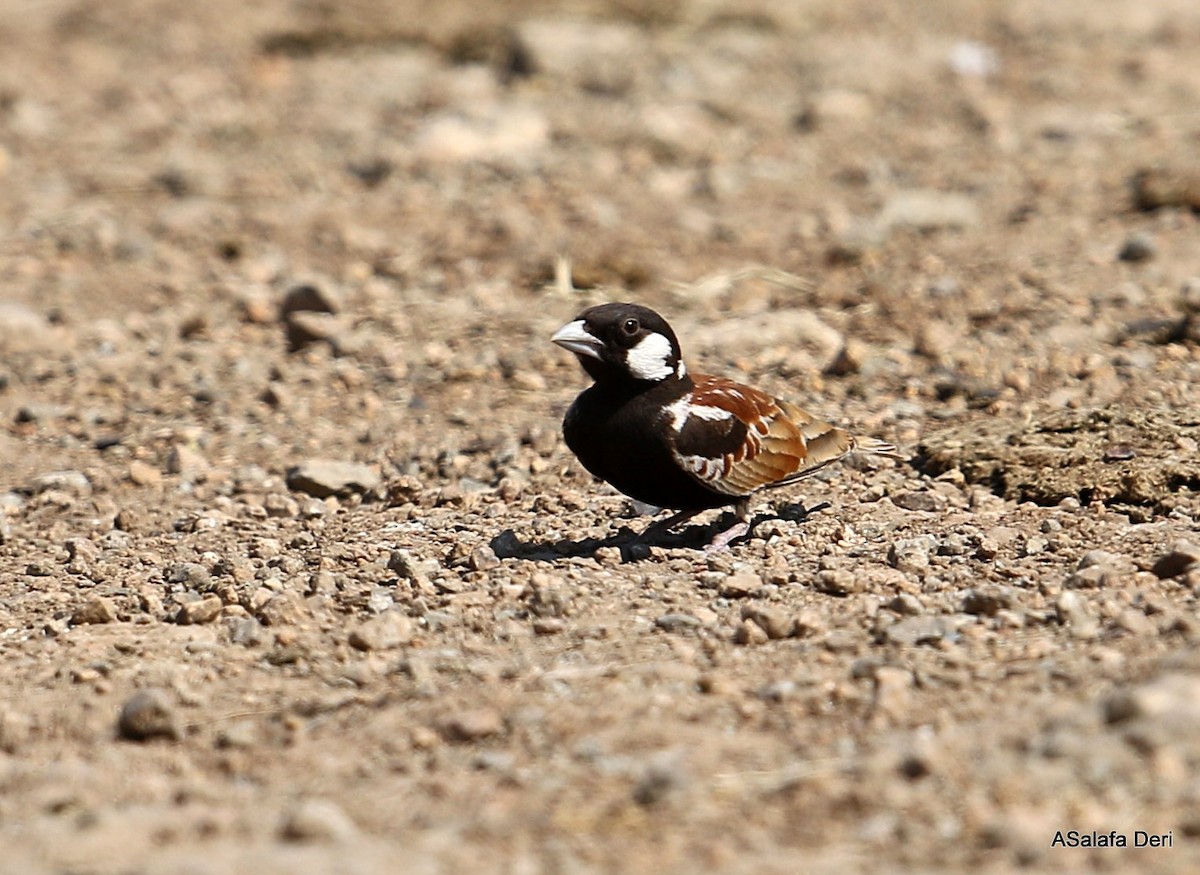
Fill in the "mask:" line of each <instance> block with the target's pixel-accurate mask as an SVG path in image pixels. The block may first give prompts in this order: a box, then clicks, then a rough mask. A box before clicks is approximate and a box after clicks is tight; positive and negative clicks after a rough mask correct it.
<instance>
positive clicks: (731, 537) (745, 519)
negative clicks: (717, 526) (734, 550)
mask: <svg viewBox="0 0 1200 875" xmlns="http://www.w3.org/2000/svg"><path fill="white" fill-rule="evenodd" d="M733 512H734V514H735V515H736V516H737V518H738V521H737V522H736V523H734V524H733V525H732V526H730V527H729V528H728V529H726V530H725V531H723V532H721V533H720V534H718V535H716V536H715V537H714V538H713V539H712V540H711V541H709V543H708V546H707V547H705V548H704V550H705V552H706V553H718V552H720V551H721V550H727V549H729V545H730V544H731V543H732V542H733V541H735V540H737V539H738V538H741V537H744V536H746V535H749V534H750V527H751V524H752V518H751V516H750V501H749V499H746V498H743V499H742V500H741V501H739V502H738V503H737V504H736V505H735V506H734V508H733Z"/></svg>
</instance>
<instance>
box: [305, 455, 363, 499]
mask: <svg viewBox="0 0 1200 875" xmlns="http://www.w3.org/2000/svg"><path fill="white" fill-rule="evenodd" d="M381 482H382V481H381V479H380V476H379V472H378V471H376V470H375V468H374V467H372V466H370V465H363V464H361V463H359V462H345V461H339V460H337V459H308V460H306V461H303V462H301V463H300V464H298V465H294V466H293V467H292V468H290V469H288V472H287V485H288V489H291V490H294V491H296V492H303V493H305V494H307V495H312V496H315V497H316V498H328V497H329V496H331V495H336V496H340V497H344V496H348V495H352V494H359V495H362V494H365V493H368V492H372V491H374V490H375V489H378V488H379V485H380V483H381Z"/></svg>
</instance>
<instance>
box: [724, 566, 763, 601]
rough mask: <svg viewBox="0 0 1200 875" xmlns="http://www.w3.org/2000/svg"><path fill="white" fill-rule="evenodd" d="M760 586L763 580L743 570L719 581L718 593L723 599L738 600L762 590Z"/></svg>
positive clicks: (745, 569) (749, 571) (752, 572)
mask: <svg viewBox="0 0 1200 875" xmlns="http://www.w3.org/2000/svg"><path fill="white" fill-rule="evenodd" d="M762 585H763V580H762V578H761V577H759V576H758V574H757V573H756V572H754V571H751V570H750V569H748V568H743V569H741V570H739V571H736V572H734V573H733V574H729V575H726V576H725V578H724V579H723V580H722V581H721V585H720V593H721V595H723V596H725V598H729V599H740V598H745V597H746V596H748V595H750V594H751V593H753V592H757V591H758V590H760V589H762Z"/></svg>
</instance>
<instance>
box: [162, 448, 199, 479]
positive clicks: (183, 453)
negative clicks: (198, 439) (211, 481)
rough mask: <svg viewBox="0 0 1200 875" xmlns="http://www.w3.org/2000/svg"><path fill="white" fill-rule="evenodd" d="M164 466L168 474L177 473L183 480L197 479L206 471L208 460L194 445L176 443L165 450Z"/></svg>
mask: <svg viewBox="0 0 1200 875" xmlns="http://www.w3.org/2000/svg"><path fill="white" fill-rule="evenodd" d="M166 467H167V473H168V474H178V475H179V476H181V477H182V478H183V479H184V480H197V479H200V478H201V477H202V476H203V475H204V474H207V473H208V460H207V459H205V458H204V456H203V455H201V453H200V451H199V450H197V449H195V448H194V447H190V446H188V445H187V444H176V445H175V446H173V447H171V449H170V450H169V451H168V452H167V464H166Z"/></svg>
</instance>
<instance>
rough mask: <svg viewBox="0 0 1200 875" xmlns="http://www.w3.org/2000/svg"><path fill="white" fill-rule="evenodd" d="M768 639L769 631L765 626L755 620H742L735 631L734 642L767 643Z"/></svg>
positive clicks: (744, 643)
mask: <svg viewBox="0 0 1200 875" xmlns="http://www.w3.org/2000/svg"><path fill="white" fill-rule="evenodd" d="M767 640H768V639H767V633H766V632H765V631H764V630H763V627H762V626H760V625H758V623H755V622H754V621H753V620H742V622H741V624H739V625H738V627H737V629H735V630H734V632H733V643H734V644H742V645H746V644H751V645H753V644H765V643H766V642H767Z"/></svg>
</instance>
